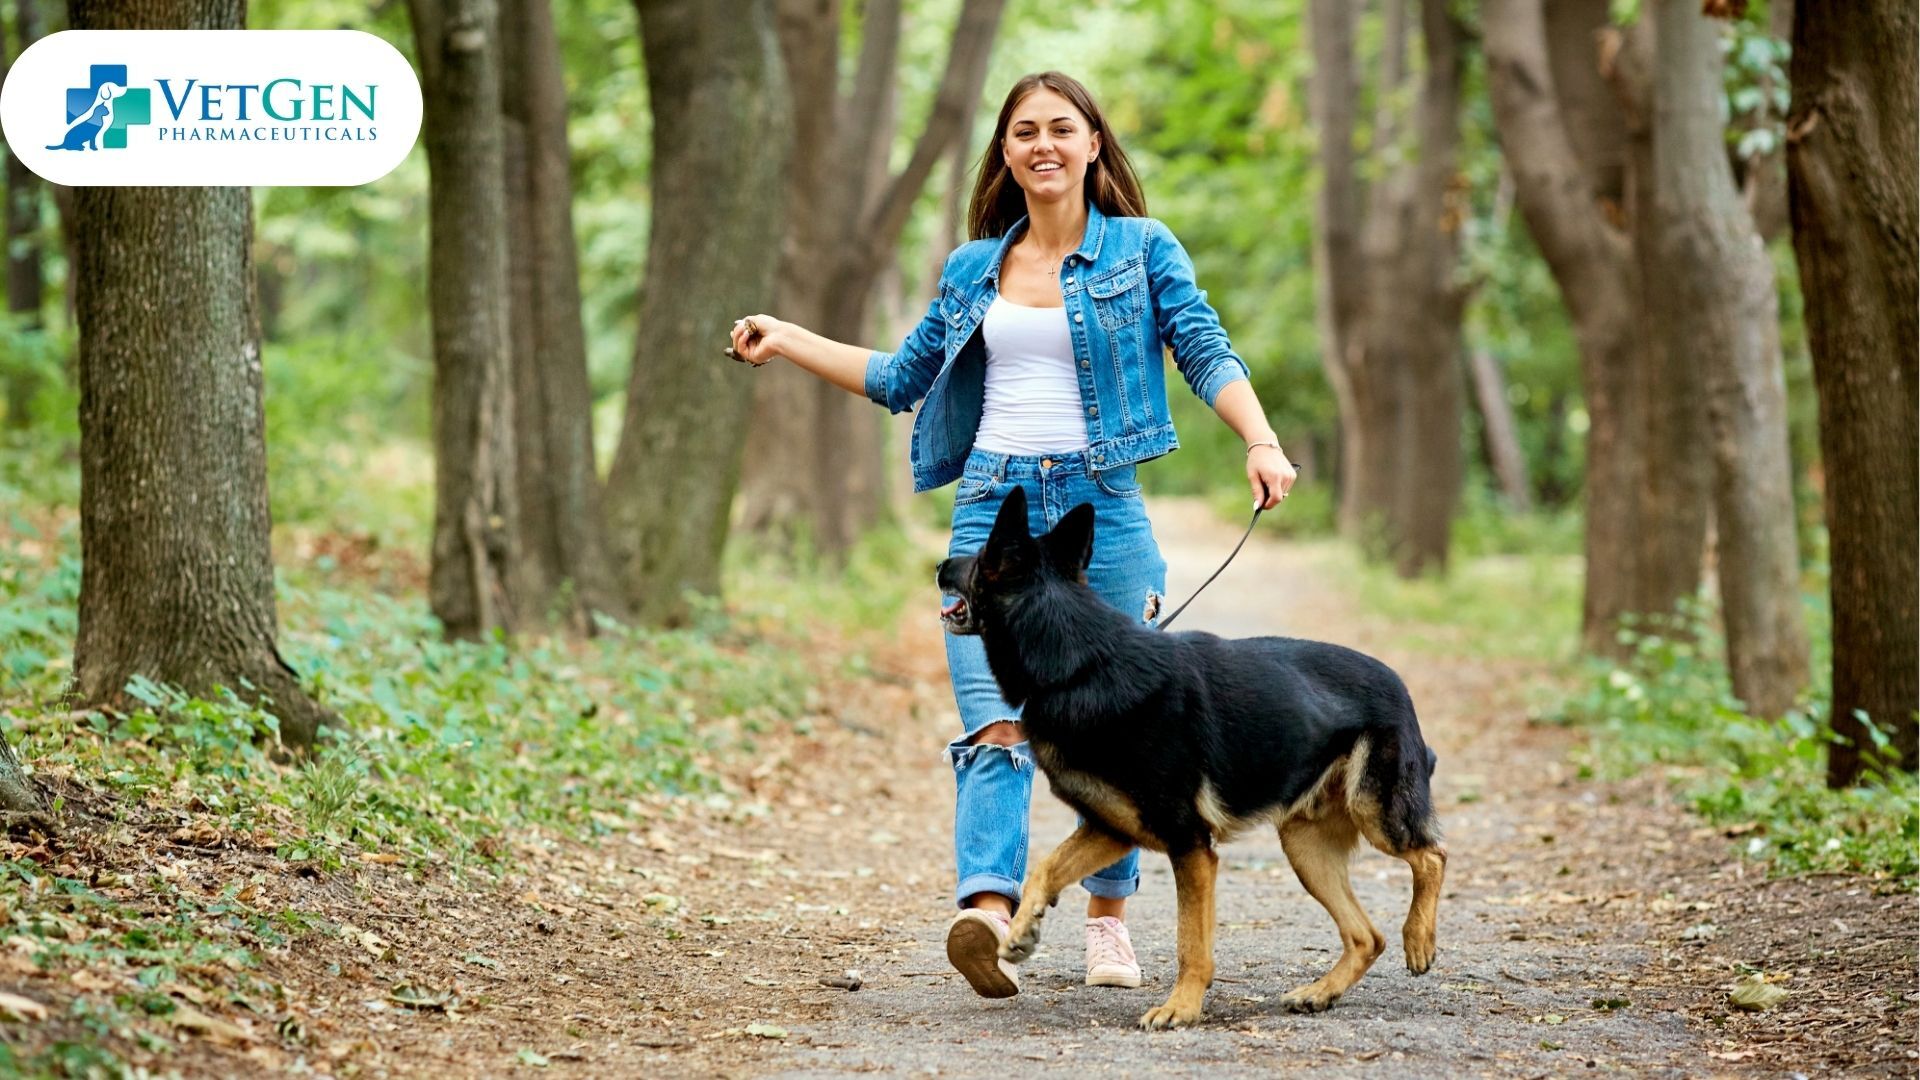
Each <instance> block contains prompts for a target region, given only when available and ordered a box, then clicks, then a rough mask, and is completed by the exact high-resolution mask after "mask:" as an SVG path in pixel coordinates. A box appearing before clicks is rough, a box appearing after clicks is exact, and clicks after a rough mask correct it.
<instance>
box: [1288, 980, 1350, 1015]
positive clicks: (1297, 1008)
mask: <svg viewBox="0 0 1920 1080" xmlns="http://www.w3.org/2000/svg"><path fill="white" fill-rule="evenodd" d="M1339 1000H1340V995H1339V994H1335V993H1332V992H1330V991H1329V990H1328V989H1327V988H1326V987H1324V986H1322V985H1321V984H1319V983H1317V982H1314V983H1308V984H1307V985H1305V986H1302V987H1300V988H1299V989H1296V990H1290V991H1288V992H1287V993H1286V994H1284V995H1282V996H1281V998H1280V1007H1281V1008H1283V1009H1285V1010H1287V1011H1288V1012H1295V1013H1317V1012H1325V1011H1326V1010H1327V1009H1328V1008H1330V1007H1331V1006H1332V1005H1333V1003H1334V1002H1336V1001H1339Z"/></svg>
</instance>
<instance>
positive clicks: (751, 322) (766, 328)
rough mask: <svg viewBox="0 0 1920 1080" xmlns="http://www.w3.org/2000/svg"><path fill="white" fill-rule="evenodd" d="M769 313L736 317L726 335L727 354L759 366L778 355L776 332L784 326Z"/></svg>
mask: <svg viewBox="0 0 1920 1080" xmlns="http://www.w3.org/2000/svg"><path fill="white" fill-rule="evenodd" d="M785 325H786V324H785V323H782V322H781V321H780V320H779V319H776V318H774V317H773V316H771V315H749V316H747V317H746V318H744V319H736V320H734V323H733V330H732V332H731V333H730V334H729V335H728V337H729V344H728V346H727V350H726V352H727V356H728V357H730V358H732V359H734V360H739V361H743V362H745V363H748V364H752V365H753V366H754V367H759V366H761V365H762V364H766V363H768V362H769V361H772V360H773V359H774V358H776V357H778V356H779V355H780V348H779V346H778V345H777V344H776V341H775V339H776V337H777V336H778V332H779V331H780V330H781V329H782V328H783V327H784V326H785Z"/></svg>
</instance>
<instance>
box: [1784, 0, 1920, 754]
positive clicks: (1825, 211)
mask: <svg viewBox="0 0 1920 1080" xmlns="http://www.w3.org/2000/svg"><path fill="white" fill-rule="evenodd" d="M1917 34H1920V16H1917V15H1916V13H1915V10H1914V7H1913V5H1912V4H1911V3H1910V2H1907V0H1858V2H1853V3H1831V2H1827V3H1816V2H1812V0H1800V2H1799V3H1797V4H1796V5H1795V11H1794V21H1793V61H1792V67H1791V69H1790V73H1789V74H1790V78H1789V80H1788V81H1789V82H1790V83H1791V84H1792V86H1793V108H1792V113H1791V115H1790V116H1789V117H1788V139H1787V169H1788V181H1787V187H1788V206H1789V210H1790V213H1791V216H1792V220H1793V247H1794V254H1795V255H1796V256H1797V257H1798V260H1799V264H1800V287H1801V291H1802V293H1803V294H1804V296H1805V300H1806V322H1807V341H1808V345H1809V348H1810V351H1811V352H1812V354H1813V374H1814V385H1815V388H1816V389H1817V390H1818V392H1819V395H1820V452H1821V457H1822V461H1823V466H1824V469H1825V473H1826V494H1827V500H1826V514H1827V529H1828V533H1829V535H1830V540H1831V558H1832V586H1831V587H1832V606H1833V705H1832V709H1831V715H1832V723H1833V729H1834V731H1835V733H1836V734H1839V735H1841V736H1843V737H1844V738H1846V739H1847V740H1849V741H1848V742H1847V743H1844V744H1841V745H1836V746H1834V747H1832V748H1831V750H1830V752H1829V755H1828V758H1827V782H1828V783H1829V784H1831V785H1833V786H1835V787H1841V786H1845V785H1847V784H1851V783H1853V782H1854V781H1855V780H1856V779H1858V777H1859V775H1860V772H1861V768H1862V766H1863V764H1864V763H1863V761H1862V754H1861V746H1862V744H1864V743H1865V742H1866V735H1867V733H1866V731H1865V730H1864V729H1863V728H1862V727H1861V725H1860V723H1859V720H1858V719H1857V717H1858V716H1859V715H1861V714H1864V715H1865V716H1866V717H1867V718H1868V719H1869V721H1870V722H1872V723H1873V724H1874V725H1875V726H1876V727H1878V728H1879V729H1880V730H1881V731H1883V732H1885V733H1887V734H1888V735H1890V736H1891V737H1892V740H1893V744H1894V746H1895V747H1896V748H1897V751H1898V756H1899V759H1900V763H1901V765H1902V766H1903V767H1904V768H1907V769H1913V768H1915V766H1916V765H1917V764H1920V731H1917V730H1916V726H1915V720H1914V707H1915V700H1916V697H1920V670H1916V669H1917V668H1920V660H1916V657H1917V656H1920V629H1917V626H1916V592H1917V591H1920V582H1917V581H1916V576H1917V574H1916V567H1915V553H1914V521H1915V520H1916V517H1917V516H1920V494H1917V490H1916V489H1917V487H1920V484H1917V483H1916V470H1917V469H1920V465H1916V461H1917V460H1920V431H1917V430H1916V419H1915V414H1916V411H1920V394H1916V389H1915V388H1916V382H1915V374H1916V373H1915V351H1916V339H1917V338H1920V325H1916V324H1917V323H1920V316H1917V315H1916V308H1920V287H1916V280H1917V275H1916V269H1915V261H1914V238H1915V235H1916V233H1915V225H1916V220H1915V219H1916V212H1915V211H1916V205H1915V204H1916V193H1915V192H1916V180H1917V179H1920V178H1917V177H1916V168H1915V162H1914V154H1913V147H1914V145H1915V142H1916V135H1917V134H1920V132H1917V131H1916V127H1917V126H1920V125H1916V122H1915V116H1914V86H1915V81H1916V78H1920V64H1916V55H1915V54H1916V47H1915V38H1916V35H1917Z"/></svg>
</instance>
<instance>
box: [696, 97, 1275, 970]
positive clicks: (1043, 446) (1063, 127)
mask: <svg viewBox="0 0 1920 1080" xmlns="http://www.w3.org/2000/svg"><path fill="white" fill-rule="evenodd" d="M994 130H995V131H996V132H997V137H996V138H995V139H994V140H993V142H992V143H991V144H990V145H988V147H987V148H986V151H985V153H984V154H983V155H982V157H981V159H980V167H979V178H978V180H977V182H976V184H975V187H974V191H973V196H972V200H971V202H970V207H969V212H968V215H967V220H968V232H969V234H970V236H971V237H972V240H971V242H969V243H967V244H963V245H961V246H960V247H959V248H958V249H957V250H955V251H954V252H953V253H952V254H950V255H949V256H948V257H947V261H946V267H945V270H944V272H943V273H942V274H941V278H940V286H939V295H938V296H935V297H933V298H932V299H931V300H930V302H929V303H928V306H927V314H926V317H925V318H923V319H922V320H921V322H920V324H919V325H918V326H917V327H915V328H914V330H913V332H912V333H911V334H909V335H908V336H907V339H906V341H905V342H904V343H903V344H902V345H901V347H900V348H899V350H898V351H896V352H891V353H888V352H878V351H870V350H867V349H863V348H860V347H858V346H855V345H848V344H843V343H840V342H836V341H830V340H828V339H826V338H823V337H821V336H820V335H818V334H815V333H813V332H811V331H809V330H806V329H804V328H802V327H799V326H796V325H794V324H792V323H786V322H782V321H781V320H779V319H775V318H773V317H771V316H768V315H754V316H751V317H749V318H746V319H742V320H740V321H739V322H737V323H735V324H734V329H733V340H732V349H731V351H730V353H729V355H733V356H735V357H736V358H738V359H741V360H745V361H747V362H748V363H752V364H755V365H759V364H765V363H768V362H770V361H772V360H773V359H775V358H777V357H781V356H785V357H786V358H787V359H789V360H791V361H792V362H793V363H795V364H798V365H799V366H800V367H802V368H804V369H805V370H807V371H809V372H812V373H813V374H815V375H818V376H820V377H821V378H823V379H826V380H827V381H829V382H832V383H833V384H835V385H837V386H839V387H841V388H843V389H846V390H849V391H852V392H854V393H861V394H865V395H866V396H867V397H869V398H871V399H873V400H874V401H875V402H878V403H880V404H883V405H885V406H887V407H888V409H890V410H892V411H893V412H896V413H897V412H902V411H904V410H906V409H909V408H911V407H913V406H914V405H915V404H916V403H918V404H919V405H920V409H919V413H918V415H917V416H916V417H915V422H914V426H913V438H912V448H911V455H910V456H911V464H912V468H913V480H914V488H915V490H919V491H924V490H927V489H928V488H933V487H938V486H940V485H942V484H947V483H951V482H953V481H955V480H958V481H959V482H960V485H959V488H958V490H957V491H956V493H955V495H954V500H953V534H952V539H951V542H950V545H951V546H950V550H949V552H948V554H949V555H950V556H952V555H963V554H972V553H973V551H975V550H976V549H978V548H979V546H980V544H981V543H982V541H984V540H985V539H986V536H987V532H988V530H989V529H990V528H991V526H992V524H993V522H994V519H995V516H996V515H997V514H998V513H999V510H1000V506H1001V504H1002V503H1003V502H1004V501H1005V500H1006V499H1007V497H1008V496H1009V495H1011V494H1012V493H1014V492H1024V498H1025V501H1026V505H1027V507H1028V512H1029V518H1030V520H1029V528H1030V529H1031V531H1032V532H1033V533H1035V534H1039V533H1043V532H1046V531H1048V530H1050V529H1052V528H1053V527H1054V526H1056V525H1058V524H1059V522H1060V519H1061V518H1062V517H1063V516H1065V515H1066V513H1067V512H1068V511H1069V510H1071V509H1073V508H1074V507H1076V506H1079V505H1082V504H1090V505H1091V506H1092V508H1093V511H1094V515H1095V517H1096V519H1097V520H1098V522H1099V528H1098V529H1097V530H1096V531H1095V534H1094V535H1095V540H1094V544H1093V550H1092V554H1091V559H1090V561H1089V564H1088V566H1087V569H1086V575H1085V576H1086V581H1087V584H1089V585H1091V586H1092V587H1093V589H1094V590H1095V591H1096V592H1097V593H1098V594H1099V595H1100V596H1101V598H1102V599H1104V600H1105V601H1106V602H1107V603H1109V604H1111V605H1113V606H1114V607H1116V608H1118V609H1119V610H1121V611H1123V612H1126V613H1128V615H1129V616H1130V617H1136V618H1140V619H1142V620H1143V621H1146V620H1151V618H1152V617H1153V614H1154V613H1155V612H1157V610H1158V608H1159V598H1160V596H1161V594H1162V593H1163V592H1164V591H1165V588H1166V561H1165V560H1164V559H1163V558H1161V555H1160V548H1159V545H1158V544H1157V543H1156V541H1155V540H1154V535H1153V528H1152V525H1151V524H1150V523H1149V522H1148V520H1147V513H1146V509H1145V504H1144V503H1143V502H1142V500H1141V497H1140V484H1139V481H1138V479H1137V478H1136V476H1135V467H1136V466H1137V465H1138V464H1139V463H1140V462H1143V461H1148V460H1151V459H1153V458H1156V457H1159V456H1161V455H1163V454H1166V453H1169V452H1171V451H1172V450H1174V449H1175V448H1177V447H1178V446H1179V440H1178V439H1177V438H1175V435H1174V430H1173V423H1172V420H1171V418H1170V414H1169V411H1168V408H1167V390H1166V368H1165V360H1164V357H1165V355H1166V352H1167V351H1168V350H1171V351H1172V354H1173V363H1174V366H1175V368H1177V369H1178V370H1179V372H1180V374H1181V376H1182V377H1183V378H1184V379H1185V380H1186V382H1187V384H1188V386H1189V387H1190V388H1191V389H1192V390H1193V392H1194V394H1195V395H1197V396H1198V397H1200V398H1201V400H1203V401H1205V402H1206V403H1207V404H1209V405H1211V406H1213V408H1214V409H1215V411H1217V412H1218V413H1219V414H1220V417H1221V419H1222V420H1224V421H1225V422H1226V424H1227V425H1228V426H1229V427H1231V428H1232V429H1233V430H1234V431H1235V432H1236V433H1237V434H1239V435H1240V437H1241V438H1242V439H1243V440H1244V441H1245V442H1246V443H1247V455H1246V461H1245V465H1244V467H1245V470H1246V476H1247V482H1248V484H1249V487H1250V489H1251V491H1252V494H1253V495H1254V497H1255V499H1256V501H1257V502H1258V503H1259V504H1260V505H1262V506H1265V507H1271V506H1273V505H1275V504H1276V503H1278V502H1279V501H1280V499H1282V498H1285V497H1286V492H1287V488H1288V487H1289V486H1291V485H1292V483H1293V479H1294V471H1293V466H1292V465H1290V464H1289V463H1288V462H1287V459H1286V455H1285V454H1283V453H1282V452H1281V450H1280V444H1279V442H1278V440H1276V439H1275V438H1274V435H1273V429H1272V428H1271V427H1270V426H1269V425H1268V424H1267V421H1266V418H1265V416H1264V415H1263V414H1262V412H1261V409H1260V403H1259V400H1258V399H1257V398H1256V397H1255V396H1254V392H1253V387H1252V384H1251V382H1249V381H1248V378H1247V365H1246V363H1245V362H1244V361H1243V360H1241V358H1240V356H1239V355H1238V354H1237V353H1235V352H1234V350H1233V346H1232V344H1231V343H1230V342H1229V341H1228V339H1227V335H1226V332H1225V331H1224V330H1222V329H1221V327H1220V320H1219V316H1218V315H1217V314H1216V313H1215V312H1214V310H1213V308H1212V307H1211V306H1209V305H1208V304H1207V294H1206V293H1205V292H1204V291H1203V290H1201V289H1200V288H1199V286H1198V285H1197V284H1196V283H1195V280H1194V268H1193V262H1192V260H1191V259H1189V258H1188V257H1187V253H1186V250H1185V249H1184V248H1182V247H1181V246H1180V242H1179V241H1178V240H1176V239H1175V238H1174V236H1173V233H1172V231H1171V230H1169V229H1168V228H1167V227H1166V226H1165V225H1164V224H1162V223H1160V222H1158V221H1156V220H1154V219H1153V218H1150V217H1147V216H1146V213H1147V206H1146V197H1145V196H1144V195H1143V194H1142V193H1141V190H1140V183H1139V181H1138V180H1137V179H1136V178H1135V176H1134V172H1133V166H1132V164H1131V163H1130V162H1128V160H1127V155H1126V153H1125V151H1124V150H1122V149H1121V147H1120V143H1119V141H1118V140H1117V139H1116V138H1115V137H1114V134H1113V131H1112V130H1111V129H1110V128H1109V127H1108V126H1107V122H1106V118H1105V117H1104V116H1103V115H1102V114H1101V111H1100V107H1099V106H1098V105H1097V104H1095V102H1094V100H1093V97H1092V95H1090V94H1089V93H1088V92H1087V89H1086V87H1084V86H1082V85H1081V84H1080V83H1079V81H1077V80H1075V79H1073V78H1072V77H1070V76H1067V75H1063V74H1061V73H1059V72H1054V71H1049V72H1041V73H1039V74H1034V75H1028V76H1026V77H1024V78H1022V79H1020V80H1019V81H1018V82H1016V83H1015V84H1014V85H1013V88H1012V89H1011V90H1010V91H1009V92H1008V93H1007V96H1006V100H1005V102H1004V103H1003V104H1002V106H1001V108H1000V114H999V118H998V120H997V122H996V123H995V127H994ZM947 599H948V601H949V604H951V603H952V601H953V598H951V597H949V598H947ZM958 610H959V609H958V608H953V607H949V611H950V613H956V614H957V612H958ZM1142 613H1144V614H1142ZM947 668H948V674H949V676H950V678H951V679H952V682H953V692H954V700H955V702H956V703H957V704H958V706H959V713H960V720H961V728H962V731H961V734H960V737H959V738H957V739H955V740H954V741H953V742H952V743H950V744H949V745H948V747H947V759H948V761H949V762H950V763H951V764H952V766H953V770H954V781H955V788H956V790H955V812H954V855H955V861H956V863H957V867H956V870H957V875H956V876H957V883H956V886H955V889H954V899H955V901H956V902H957V903H958V904H959V906H960V908H961V911H960V912H959V914H958V915H956V916H955V917H954V920H953V923H952V925H951V926H950V927H949V929H948V936H947V955H948V958H949V959H950V960H951V961H952V962H953V964H954V967H955V968H957V969H958V970H959V971H960V973H961V974H962V975H964V976H966V978H967V981H968V983H969V984H971V985H972V987H973V988H974V990H975V991H976V992H978V993H980V994H982V995H984V996H987V997H1005V996H1008V995H1010V994H1015V993H1018V992H1019V982H1018V980H1017V979H1016V978H1015V974H1014V969H1013V968H1012V966H1011V965H1009V964H1007V963H1006V962H1005V961H1004V960H1002V959H1000V956H999V950H1000V948H1001V946H1002V945H1004V944H1005V943H1006V941H1007V929H1006V928H1007V924H1008V919H1009V918H1010V916H1011V915H1012V914H1013V908H1014V905H1015V904H1016V903H1018V900H1019V896H1020V890H1021V880H1022V878H1023V877H1024V876H1025V874H1026V854H1027V808H1028V804H1029V802H1030V800H1031V798H1032V792H1033V771H1034V762H1033V757H1032V754H1031V753H1030V751H1029V749H1028V746H1027V742H1026V734H1025V732H1024V730H1023V729H1022V724H1021V720H1020V716H1021V712H1020V709H1018V708H1016V707H1014V706H1013V705H1010V704H1008V703H1007V701H1006V700H1005V698H1004V696H1003V695H1002V694H1001V692H1000V687H999V685H998V684H997V683H996V682H995V681H994V677H993V673H992V671H991V670H989V668H988V666H987V661H986V654H985V652H984V651H983V650H982V648H981V645H980V639H979V638H977V637H969V636H965V635H950V636H948V638H947ZM1137 863H1138V854H1137V853H1136V852H1132V851H1129V852H1128V853H1127V854H1126V855H1125V856H1123V857H1122V858H1121V859H1120V860H1119V861H1118V862H1116V863H1114V864H1113V865H1112V866H1109V867H1107V868H1106V869H1104V870H1101V871H1099V872H1098V873H1095V874H1093V875H1092V876H1089V877H1087V878H1085V879H1084V880H1083V881H1082V884H1083V885H1085V886H1086V888H1087V891H1088V892H1089V893H1090V894H1091V899H1090V901H1089V903H1088V905H1087V916H1088V918H1087V925H1086V934H1087V982H1088V984H1089V985H1094V986H1120V987H1137V986H1139V985H1140V981H1141V980H1140V967H1139V964H1138V963H1137V961H1136V960H1135V958H1134V953H1133V947H1132V944H1131V942H1130V941H1129V939H1128V935H1127V928H1126V925H1125V924H1124V923H1123V922H1122V921H1121V917H1122V916H1123V915H1124V913H1125V909H1126V907H1125V906H1126V898H1127V897H1128V896H1130V895H1132V893H1133V892H1134V890H1135V889H1136V888H1137V887H1138V886H1139V882H1140V875H1139V872H1138V869H1137Z"/></svg>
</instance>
